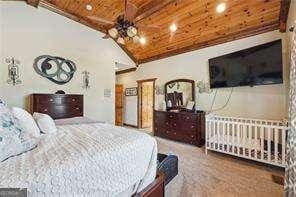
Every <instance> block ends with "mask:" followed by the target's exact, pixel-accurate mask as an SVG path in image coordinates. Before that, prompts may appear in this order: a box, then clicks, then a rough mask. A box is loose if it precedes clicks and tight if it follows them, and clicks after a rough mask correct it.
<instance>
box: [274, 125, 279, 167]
mask: <svg viewBox="0 0 296 197" xmlns="http://www.w3.org/2000/svg"><path fill="white" fill-rule="evenodd" d="M278 132H279V130H278V129H274V162H275V163H277V162H278V139H279V135H278Z"/></svg>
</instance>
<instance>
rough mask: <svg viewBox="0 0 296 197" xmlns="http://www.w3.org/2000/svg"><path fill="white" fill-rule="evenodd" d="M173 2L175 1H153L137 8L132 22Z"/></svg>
mask: <svg viewBox="0 0 296 197" xmlns="http://www.w3.org/2000/svg"><path fill="white" fill-rule="evenodd" d="M174 2H176V0H153V1H151V2H149V3H147V4H146V5H144V6H142V7H141V8H139V10H138V11H137V16H136V18H135V20H134V21H136V22H137V21H140V20H142V19H144V18H146V17H148V16H150V15H152V14H153V13H155V12H157V11H159V10H161V9H162V8H164V7H166V6H167V5H169V4H171V3H174Z"/></svg>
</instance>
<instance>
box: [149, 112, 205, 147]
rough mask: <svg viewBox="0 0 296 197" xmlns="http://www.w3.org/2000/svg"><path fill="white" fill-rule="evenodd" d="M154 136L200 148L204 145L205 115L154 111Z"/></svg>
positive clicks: (202, 113)
mask: <svg viewBox="0 0 296 197" xmlns="http://www.w3.org/2000/svg"><path fill="white" fill-rule="evenodd" d="M154 135H156V136H158V137H162V138H167V139H170V140H176V141H180V142H185V143H189V144H192V145H196V146H198V147H201V146H203V145H204V143H205V113H204V112H202V111H198V112H167V111H158V110H154Z"/></svg>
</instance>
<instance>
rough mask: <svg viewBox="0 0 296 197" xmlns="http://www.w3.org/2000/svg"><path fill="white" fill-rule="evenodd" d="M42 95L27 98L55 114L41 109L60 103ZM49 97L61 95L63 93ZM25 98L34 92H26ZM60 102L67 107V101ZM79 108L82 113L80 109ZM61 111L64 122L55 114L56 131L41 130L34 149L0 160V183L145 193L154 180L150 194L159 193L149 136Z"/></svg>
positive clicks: (52, 192) (47, 191)
mask: <svg viewBox="0 0 296 197" xmlns="http://www.w3.org/2000/svg"><path fill="white" fill-rule="evenodd" d="M42 96H43V100H42V106H40V105H39V106H38V105H37V104H36V103H34V102H32V101H31V104H32V105H35V106H36V107H37V108H38V109H39V110H36V111H37V112H41V111H42V110H43V111H42V112H47V114H49V115H52V114H51V113H53V114H57V113H56V112H54V111H52V110H46V111H44V107H45V108H46V106H47V108H60V107H61V106H59V105H64V104H63V102H56V103H55V102H54V101H53V100H52V99H47V100H44V97H46V95H42ZM49 97H50V95H49ZM54 97H55V98H59V99H60V101H61V100H63V98H64V97H65V95H61V96H59V95H54ZM61 97H62V99H61ZM79 97H80V98H81V96H79ZM82 98H83V97H82ZM31 99H36V98H34V96H31ZM47 101H48V102H50V103H48V102H47ZM46 102H47V104H46ZM73 102H74V101H73ZM79 102H80V101H79ZM65 105H67V106H66V108H69V106H68V105H69V104H67V103H66V104H65ZM71 105H72V106H73V105H74V106H75V105H76V104H75V102H74V103H71ZM82 106H83V104H82ZM31 109H32V108H31ZM69 109H70V108H69ZM81 109H83V108H81ZM40 110H41V111H40ZM70 111H71V110H70ZM75 113H77V112H75ZM79 113H80V114H81V115H83V111H80V112H79ZM53 116H54V115H53ZM64 117H67V118H69V117H72V119H71V121H70V122H69V121H68V122H67V121H66V120H67V119H66V120H64V121H61V119H60V120H59V122H60V123H59V124H58V125H57V129H58V132H57V133H55V134H45V135H42V137H40V141H39V143H38V146H37V147H36V148H35V149H33V150H31V151H29V152H26V153H24V154H21V155H18V156H15V157H12V158H9V159H7V160H5V161H3V162H1V163H0V187H13V188H28V194H29V196H38V197H39V196H102V197H103V196H120V197H121V196H132V195H134V194H138V195H141V196H151V195H149V193H151V194H152V193H153V191H154V190H155V189H156V186H157V188H158V189H157V191H156V190H155V191H156V194H157V195H152V196H162V194H163V180H162V179H163V177H162V176H161V175H159V176H157V178H156V179H155V177H156V167H157V166H156V165H157V144H156V141H155V139H154V138H152V137H150V136H149V135H147V134H145V133H141V132H137V131H135V130H130V129H126V128H122V127H116V126H113V125H111V124H107V123H102V122H97V121H85V119H84V118H82V117H83V116H81V117H80V119H79V118H78V119H79V120H78V119H77V118H74V119H75V121H73V120H74V119H73V117H74V116H72V115H71V114H70V115H69V114H67V115H66V116H64ZM64 117H63V116H60V115H59V118H64ZM65 121H66V122H65ZM159 186H161V187H159ZM159 188H160V189H159ZM158 190H159V191H158ZM147 191H148V192H147ZM145 192H146V193H145ZM154 194H155V192H154Z"/></svg>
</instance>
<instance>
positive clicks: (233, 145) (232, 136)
mask: <svg viewBox="0 0 296 197" xmlns="http://www.w3.org/2000/svg"><path fill="white" fill-rule="evenodd" d="M234 128H235V127H234V124H231V138H232V139H231V141H232V142H231V144H232V149H231V152H232V153H233V154H234V147H235V142H234Z"/></svg>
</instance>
